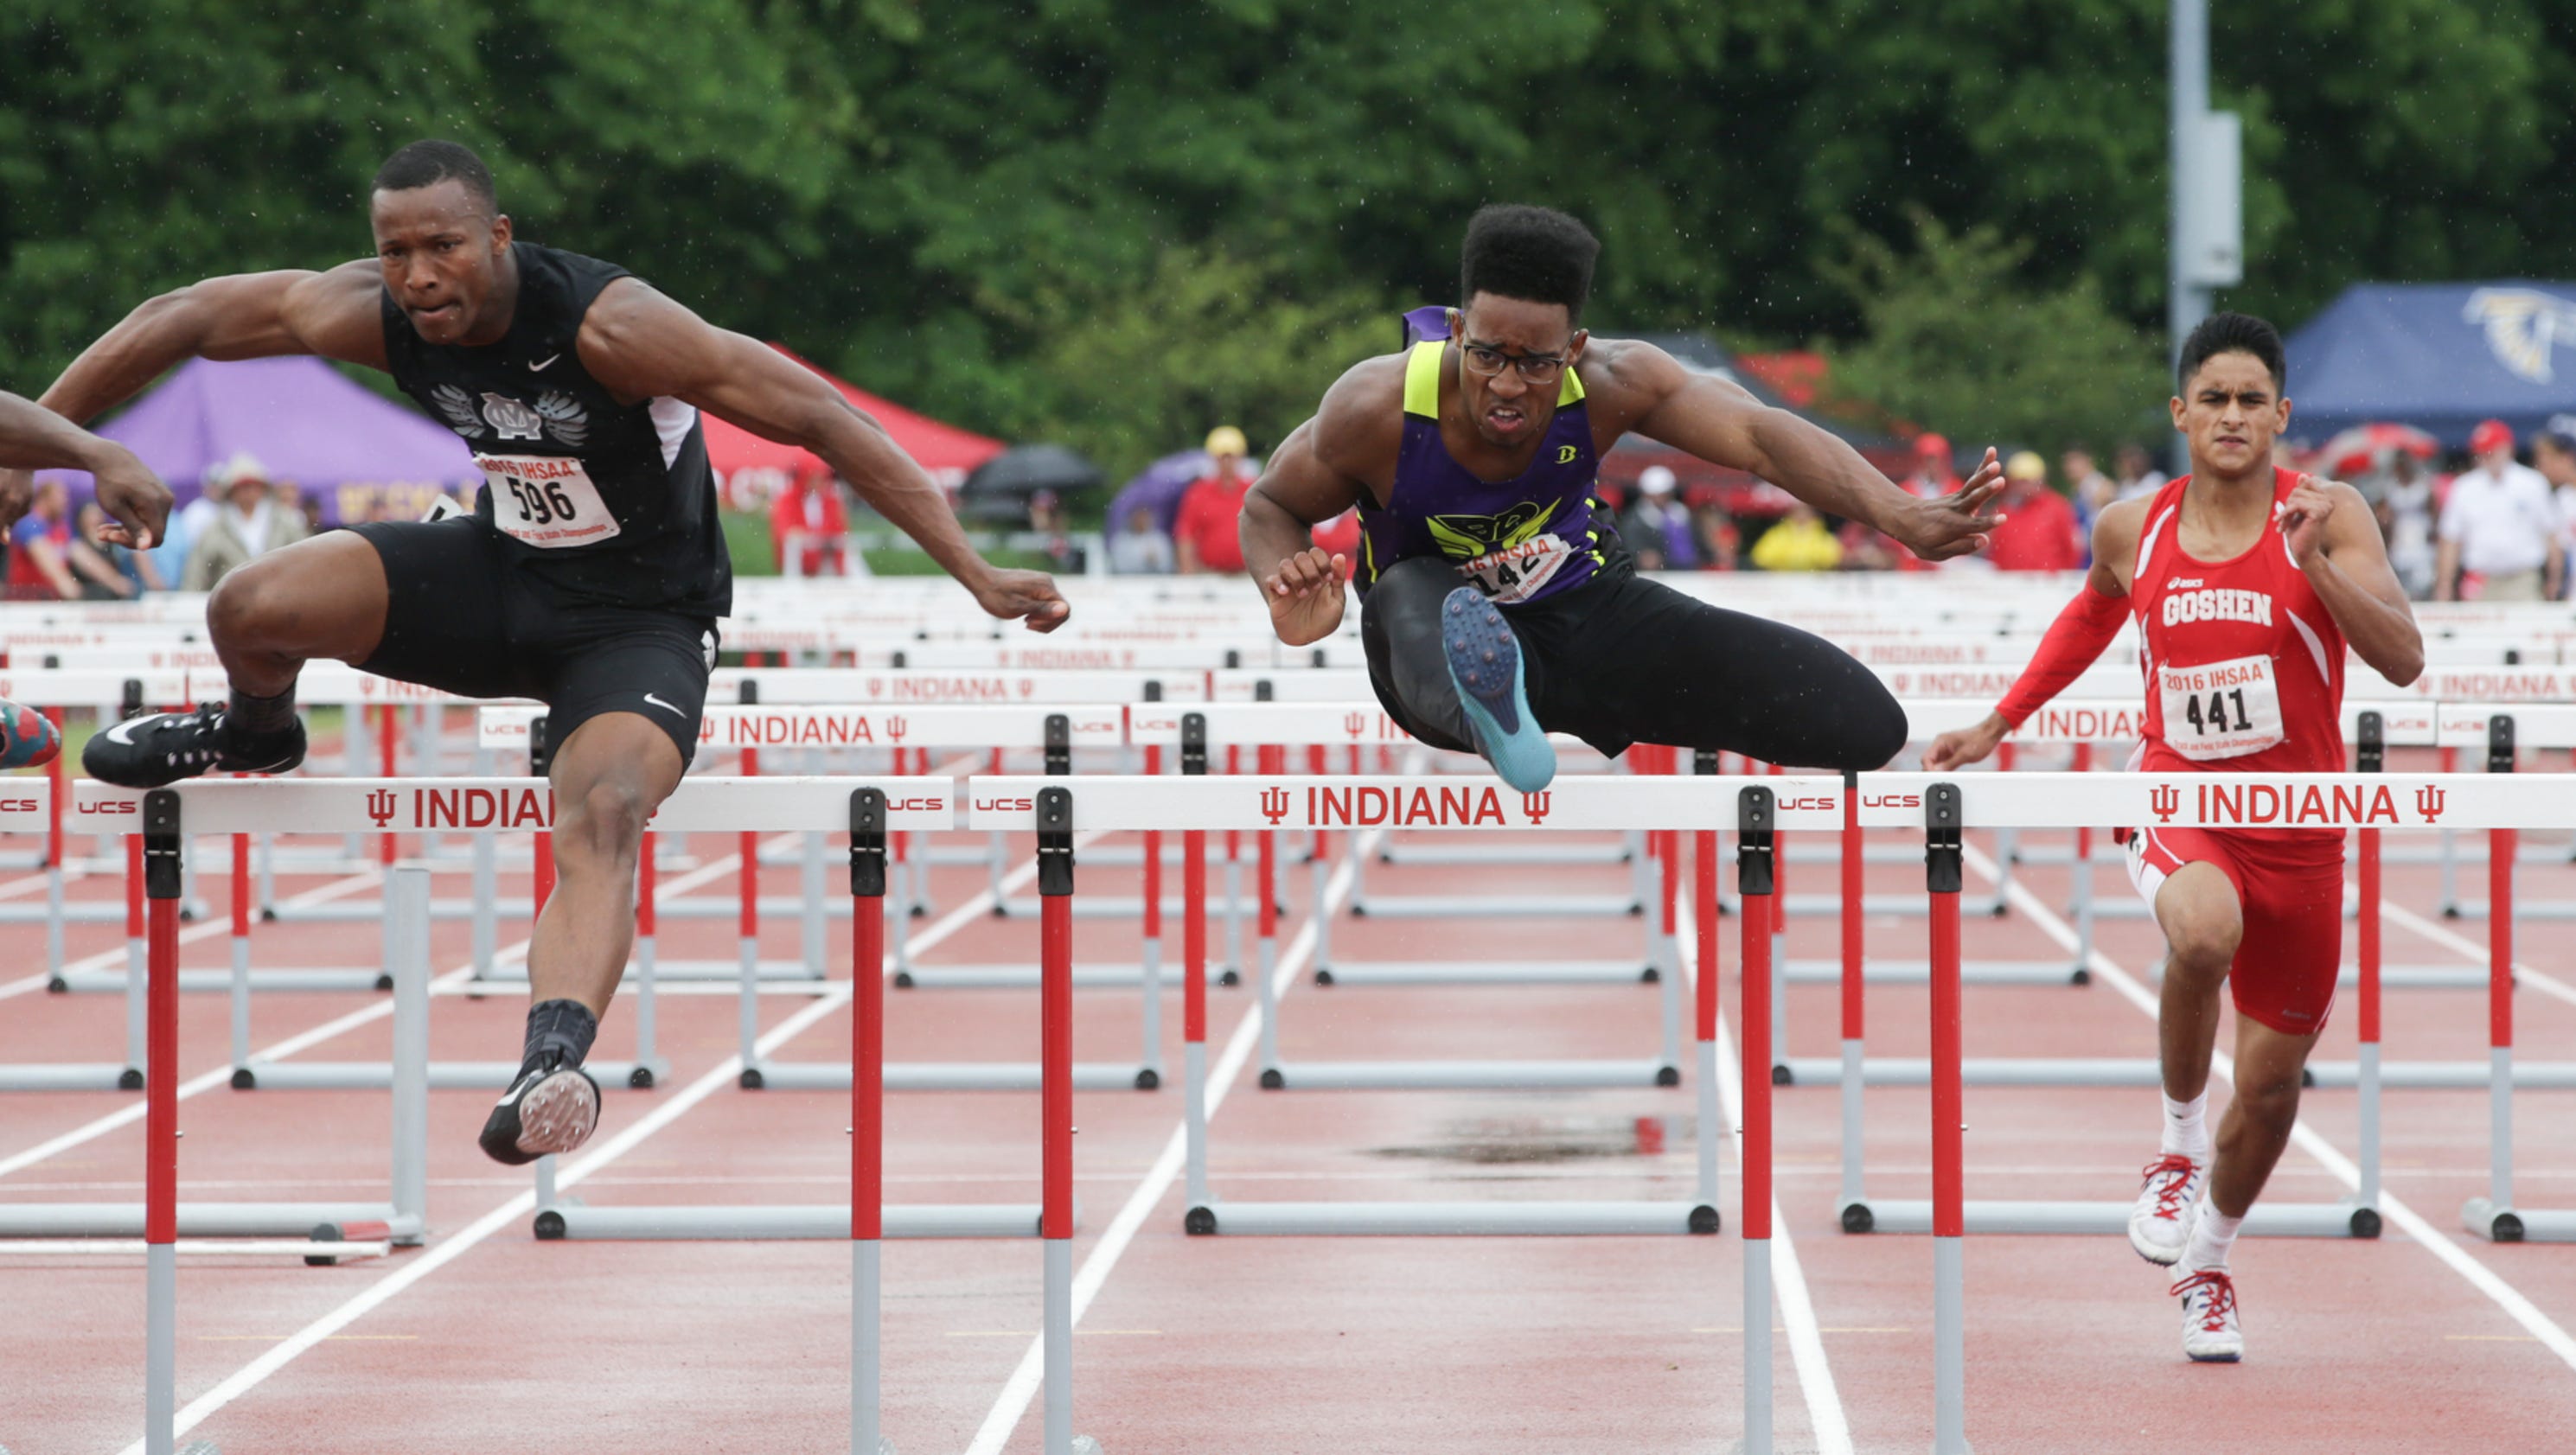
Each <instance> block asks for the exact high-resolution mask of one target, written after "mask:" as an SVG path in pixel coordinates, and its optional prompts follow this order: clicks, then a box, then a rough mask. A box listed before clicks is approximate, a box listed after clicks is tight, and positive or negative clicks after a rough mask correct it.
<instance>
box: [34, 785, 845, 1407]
mask: <svg viewBox="0 0 2576 1455" xmlns="http://www.w3.org/2000/svg"><path fill="white" fill-rule="evenodd" d="M797 837H798V836H797V835H792V834H781V835H779V837H778V839H777V840H775V841H773V843H783V842H787V841H790V840H793V839H796V838H797ZM741 862H742V856H741V855H739V854H729V855H726V856H725V857H724V858H721V859H717V860H714V861H712V862H710V863H708V864H705V865H703V866H701V867H699V868H696V869H692V870H690V871H689V872H688V873H686V874H683V875H681V876H679V877H678V878H676V879H673V880H672V881H670V883H669V884H668V885H666V886H664V892H665V893H670V894H680V893H685V892H687V891H688V890H691V889H695V888H697V887H698V886H699V885H700V884H703V883H705V882H706V881H707V880H709V879H712V878H716V877H718V876H720V875H722V874H725V873H727V872H729V871H731V870H732V869H733V867H734V866H735V865H737V864H739V863H741ZM375 874H376V871H373V870H370V871H369V872H368V873H367V874H365V875H361V876H359V878H360V879H361V880H371V879H373V878H374V877H375ZM326 887H331V886H326ZM322 892H323V891H322V890H318V889H317V890H314V891H312V893H313V894H320V893H322ZM338 892H340V893H346V892H348V891H347V890H346V889H340V890H339V891H338ZM310 902H312V899H311V896H310V895H299V896H297V898H295V899H291V900H288V901H287V903H289V904H296V903H310ZM197 930H211V931H215V932H219V933H230V929H229V926H228V924H215V925H199V926H197ZM195 933H196V931H195V930H192V931H189V932H188V933H187V934H182V935H181V936H180V938H181V940H183V941H184V940H186V939H187V938H188V935H189V934H195ZM200 938H202V936H200ZM527 950H528V942H527V941H526V940H520V941H518V942H517V943H515V944H512V945H508V946H506V947H504V948H502V949H500V950H497V951H495V952H493V959H494V961H495V962H506V961H508V960H511V959H514V958H516V957H519V956H523V955H525V954H526V953H527ZM114 953H115V954H116V955H117V956H118V957H119V958H122V957H123V956H124V954H125V952H124V951H123V950H117V951H115V952H114ZM473 973H474V967H473V966H472V965H460V966H458V967H457V968H456V969H454V970H450V971H448V972H447V973H445V974H443V975H441V976H439V977H438V978H437V979H435V980H432V981H431V982H430V983H429V988H430V993H431V994H432V995H438V994H443V993H448V992H452V991H454V990H456V989H458V988H460V987H461V986H463V985H464V984H465V982H466V981H468V980H469V979H471V978H472V976H473ZM393 1013H394V1002H393V997H391V996H385V997H382V998H380V999H378V1000H376V1001H374V1002H373V1003H371V1004H368V1005H366V1006H362V1007H360V1008H359V1009H357V1010H353V1011H351V1012H349V1013H348V1014H347V1015H344V1016H341V1017H340V1018H338V1019H337V1020H332V1021H325V1022H324V1023H322V1024H321V1025H318V1026H315V1027H314V1028H313V1029H311V1030H309V1031H305V1032H302V1033H301V1034H298V1035H293V1036H289V1037H287V1038H286V1039H285V1040H282V1041H279V1042H278V1043H277V1044H275V1045H273V1046H270V1047H268V1048H267V1049H265V1050H263V1051H257V1052H254V1053H252V1059H253V1060H268V1061H279V1060H284V1059H285V1058H287V1057H289V1056H292V1055H294V1054H295V1053H296V1052H298V1051H304V1050H309V1049H311V1048H312V1047H314V1046H317V1045H320V1044H321V1043H322V1042H324V1041H327V1040H330V1039H331V1038H332V1037H334V1036H337V1035H341V1034H342V1033H344V1032H347V1031H352V1030H355V1029H357V1028H358V1027H360V1026H363V1025H365V1024H367V1023H368V1022H370V1021H378V1020H382V1019H384V1018H385V1017H386V1016H389V1015H392V1014H393ZM232 1080H233V1067H232V1061H231V1059H230V1053H229V1052H227V1053H226V1059H225V1061H224V1064H223V1065H221V1066H218V1067H216V1068H215V1069H214V1070H212V1071H208V1072H206V1073H204V1074H203V1075H200V1076H197V1077H195V1078H193V1079H191V1080H187V1081H183V1082H180V1083H179V1100H181V1101H186V1100H188V1099H189V1098H191V1097H194V1096H197V1095H198V1094H200V1093H202V1092H207V1091H211V1090H213V1089H214V1088H216V1087H218V1086H230V1085H232ZM146 1110H148V1106H147V1104H146V1103H145V1102H144V1101H143V1100H142V1099H141V1098H140V1097H137V1098H136V1099H135V1100H134V1101H132V1102H129V1103H128V1104H126V1105H125V1106H123V1107H120V1108H118V1109H117V1110H115V1111H112V1112H110V1113H108V1114H107V1115H106V1116H103V1117H100V1118H99V1119H98V1120H96V1121H94V1122H90V1123H88V1124H86V1125H83V1126H79V1127H75V1128H73V1129H72V1130H71V1131H68V1132H65V1133H63V1134H62V1135H61V1136H59V1137H56V1138H54V1139H53V1140H52V1141H49V1142H40V1143H38V1144H36V1145H35V1146H33V1147H29V1148H28V1149H27V1150H25V1151H23V1152H16V1153H12V1154H11V1155H9V1156H7V1157H0V1177H6V1176H8V1175H9V1174H11V1173H13V1172H18V1171H21V1170H23V1169H25V1168H28V1167H32V1166H34V1165H36V1164H37V1163H39V1162H42V1161H44V1160H45V1159H46V1158H48V1157H52V1156H55V1155H56V1154H58V1153H61V1152H65V1151H68V1150H70V1149H71V1148H74V1147H77V1146H79V1145H81V1144H82V1143H83V1142H93V1141H96V1140H97V1139H99V1138H100V1137H103V1136H106V1135H107V1134H108V1133H109V1132H112V1131H115V1130H116V1129H117V1128H119V1127H122V1126H129V1125H131V1124H133V1123H135V1122H139V1121H141V1120H143V1116H144V1113H145V1111H146ZM0 1455H6V1452H5V1451H0Z"/></svg>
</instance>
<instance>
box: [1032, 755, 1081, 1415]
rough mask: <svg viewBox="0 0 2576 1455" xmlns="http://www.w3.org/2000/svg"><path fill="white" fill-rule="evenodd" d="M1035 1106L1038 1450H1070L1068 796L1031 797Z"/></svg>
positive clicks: (1043, 793)
mask: <svg viewBox="0 0 2576 1455" xmlns="http://www.w3.org/2000/svg"><path fill="white" fill-rule="evenodd" d="M1038 923H1039V936H1038V938H1039V951H1038V973H1039V987H1040V988H1039V1002H1040V1012H1039V1045H1040V1062H1041V1064H1040V1067H1039V1102H1040V1109H1041V1114H1042V1117H1043V1125H1042V1126H1041V1128H1040V1145H1041V1147H1042V1149H1043V1153H1044V1156H1043V1164H1044V1165H1043V1171H1044V1193H1043V1196H1044V1201H1043V1204H1042V1206H1041V1207H1040V1208H1039V1212H1038V1237H1039V1242H1040V1244H1041V1247H1042V1249H1043V1252H1044V1256H1045V1262H1046V1307H1045V1310H1044V1321H1043V1324H1042V1327H1043V1328H1044V1330H1045V1336H1044V1337H1045V1344H1046V1351H1045V1363H1046V1378H1045V1400H1046V1445H1045V1449H1046V1451H1047V1452H1048V1455H1069V1452H1070V1451H1071V1450H1072V1449H1073V794H1072V793H1071V792H1070V791H1069V790H1066V789H1062V788H1044V789H1040V790H1039V791H1038Z"/></svg>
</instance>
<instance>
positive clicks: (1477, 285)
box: [1458, 203, 1601, 323]
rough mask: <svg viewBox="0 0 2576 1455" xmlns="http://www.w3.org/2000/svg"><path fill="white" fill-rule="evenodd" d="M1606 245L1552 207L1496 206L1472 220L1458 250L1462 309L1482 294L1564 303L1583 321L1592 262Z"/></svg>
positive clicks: (1568, 314)
mask: <svg viewBox="0 0 2576 1455" xmlns="http://www.w3.org/2000/svg"><path fill="white" fill-rule="evenodd" d="M1600 256H1601V240H1600V239H1599V238H1596V237H1594V236H1593V235H1592V229H1590V228H1588V227H1585V226H1584V225H1583V224H1582V223H1580V222H1577V221H1575V220H1574V219H1573V218H1571V217H1568V216H1567V215H1565V214H1564V213H1562V212H1558V211H1556V210H1554V209H1552V208H1547V207H1528V206H1523V205H1520V204H1517V203H1496V204H1494V205H1492V206H1489V207H1484V208H1480V209H1478V211H1477V213H1476V215H1475V216H1474V217H1471V218H1469V219H1468V220H1467V241H1466V244H1465V246H1463V247H1461V248H1460V249H1459V250H1458V304H1459V306H1460V307H1462V308H1463V307H1465V306H1466V305H1467V304H1468V303H1469V302H1470V301H1472V300H1473V299H1474V298H1475V296H1476V295H1477V294H1479V293H1492V294H1496V295H1498V296H1500V297H1504V298H1518V299H1522V300H1524V301H1526V302H1530V303H1561V304H1563V305H1565V316H1566V318H1567V319H1568V320H1569V321H1571V322H1575V323H1580V322H1582V321H1583V304H1584V300H1585V299H1587V298H1589V297H1590V296H1591V294H1592V263H1593V260H1594V259H1595V258H1598V257H1600Z"/></svg>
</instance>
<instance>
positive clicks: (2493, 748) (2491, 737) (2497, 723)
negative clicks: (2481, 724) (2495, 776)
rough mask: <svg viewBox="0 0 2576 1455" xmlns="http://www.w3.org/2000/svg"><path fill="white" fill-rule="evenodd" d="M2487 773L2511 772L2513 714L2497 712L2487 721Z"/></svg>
mask: <svg viewBox="0 0 2576 1455" xmlns="http://www.w3.org/2000/svg"><path fill="white" fill-rule="evenodd" d="M2487 771H2488V772H2490V773H2510V772H2512V771H2513V714H2512V713H2509V712H2499V713H2497V714H2496V715H2494V716H2493V717H2490V718H2488V719H2487Z"/></svg>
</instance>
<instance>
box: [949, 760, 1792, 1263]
mask: <svg viewBox="0 0 2576 1455" xmlns="http://www.w3.org/2000/svg"><path fill="white" fill-rule="evenodd" d="M1824 781H1829V780H1808V779H1787V780H1767V781H1766V782H1765V785H1764V786H1766V787H1767V786H1771V785H1772V784H1786V785H1787V786H1789V787H1791V788H1793V789H1794V788H1800V787H1803V786H1805V785H1806V784H1808V783H1813V782H1824ZM1743 784H1744V780H1740V779H1705V778H1704V779H1671V778H1644V777H1624V776H1623V777H1609V776H1600V777H1586V778H1569V779H1561V780H1559V781H1558V782H1557V783H1556V784H1554V785H1552V786H1551V787H1550V789H1549V790H1548V791H1547V792H1546V793H1545V794H1531V795H1523V794H1520V793H1517V792H1514V791H1512V790H1510V789H1507V788H1505V787H1503V786H1501V785H1500V784H1497V783H1495V782H1494V781H1493V780H1491V779H1489V778H1469V777H1464V776H1458V777H1441V778H1424V777H1397V778H1355V777H1305V776H1286V775H1278V774H1273V773H1261V774H1252V775H1244V776H1241V777H1232V776H1228V777H1214V778H1198V779H1191V778H1085V779H1077V780H1074V781H1073V782H1071V783H1055V784H1051V783H1050V782H1049V780H1045V779H1032V778H998V779H996V778H976V779H970V780H968V783H967V791H966V798H967V826H968V827H969V828H992V827H1009V828H1025V827H1027V826H1029V824H1030V823H1031V821H1032V815H1033V813H1034V812H1035V806H1036V802H1037V799H1038V795H1039V794H1040V793H1042V792H1043V791H1045V790H1046V789H1048V788H1049V787H1054V788H1057V789H1059V790H1060V791H1063V792H1065V793H1066V794H1067V795H1068V799H1069V803H1070V812H1071V814H1072V818H1073V822H1074V823H1075V824H1077V825H1079V826H1080V827H1081V828H1082V829H1084V830H1085V831H1086V832H1088V831H1092V830H1101V829H1107V830H1113V831H1126V830H1144V829H1154V828H1159V829H1162V830H1165V831H1171V830H1178V831H1180V832H1181V833H1182V834H1183V835H1184V836H1185V838H1186V839H1188V840H1190V841H1192V842H1191V845H1190V847H1188V848H1185V850H1184V853H1183V856H1182V865H1183V873H1184V874H1185V875H1188V876H1190V877H1191V878H1192V879H1193V880H1198V881H1201V882H1203V881H1204V875H1205V867H1204V859H1203V857H1202V856H1201V855H1200V854H1198V853H1197V852H1196V841H1199V840H1201V839H1202V837H1203V836H1204V835H1205V834H1208V833H1210V832H1224V831H1227V830H1235V831H1239V832H1253V833H1267V832H1273V831H1284V832H1312V831H1314V830H1318V829H1322V830H1336V831H1339V830H1355V829H1360V828H1365V827H1372V826H1377V825H1381V824H1382V825H1387V826H1400V827H1407V828H1422V829H1435V828H1436V829H1448V830H1471V831H1485V832H1494V831H1502V832H1524V831H1531V830H1537V831H1560V830H1574V831H1592V832H1625V831H1628V830H1631V829H1636V830H1662V829H1683V828H1691V829H1697V828H1702V827H1705V826H1706V825H1707V824H1709V823H1712V822H1717V821H1720V820H1721V816H1722V815H1725V814H1727V813H1729V811H1731V809H1732V808H1733V805H1734V799H1733V797H1732V795H1733V793H1734V792H1735V790H1736V789H1738V788H1741V787H1742V786H1743ZM1781 817H1782V819H1783V820H1784V821H1788V822H1802V823H1803V825H1804V826H1805V827H1809V828H1814V827H1820V826H1823V825H1824V824H1826V823H1829V822H1831V819H1830V817H1828V816H1820V815H1813V814H1803V815H1799V814H1790V813H1786V812H1784V813H1783V814H1782V815H1781ZM1372 819H1374V820H1375V823H1371V822H1369V820H1372ZM1196 887H1197V886H1196V885H1193V888H1196ZM1184 897H1185V898H1190V899H1192V900H1193V901H1194V902H1195V901H1196V899H1197V896H1195V895H1185V896H1184ZM1183 939H1184V951H1183V958H1184V962H1185V963H1184V971H1183V976H1182V986H1183V990H1184V992H1185V994H1186V995H1187V997H1188V999H1187V1001H1186V1004H1185V1011H1184V1020H1185V1025H1184V1042H1185V1052H1186V1057H1187V1062H1186V1070H1185V1079H1186V1088H1187V1091H1186V1112H1187V1116H1188V1122H1187V1131H1186V1134H1185V1141H1186V1147H1187V1169H1188V1172H1187V1175H1188V1197H1187V1212H1186V1214H1185V1219H1184V1226H1185V1227H1186V1228H1187V1229H1188V1230H1189V1231H1190V1232H1193V1233H1218V1232H1227V1233H1283V1234H1314V1233H1346V1234H1347V1233H1360V1234H1458V1233H1497V1234H1511V1233H1690V1232H1701V1233H1705V1232H1712V1231H1714V1230H1715V1227H1716V1204H1715V1186H1714V1183H1715V1174H1716V1165H1717V1164H1716V1154H1715V1150H1714V1148H1715V1143H1714V1141H1713V1138H1714V1137H1715V1136H1716V1135H1717V1132H1716V1125H1717V1117H1716V1115H1715V1113H1714V1111H1713V1109H1711V1108H1710V1107H1708V1106H1704V1107H1703V1115H1702V1116H1701V1118H1700V1136H1701V1139H1702V1145H1701V1157H1700V1174H1701V1185H1700V1186H1699V1187H1698V1188H1697V1189H1696V1193H1697V1195H1696V1196H1694V1197H1693V1198H1690V1199H1687V1200H1677V1201H1671V1202H1645V1201H1637V1202H1612V1201H1590V1202H1570V1201H1558V1202H1539V1203H1527V1202H1523V1203H1492V1202H1402V1203H1374V1202H1303V1203H1254V1202H1234V1201H1225V1200H1220V1199H1218V1198H1217V1197H1216V1196H1215V1195H1214V1193H1213V1192H1212V1191H1211V1190H1210V1188H1209V1186H1208V1172H1207V1127H1206V1110H1205V1108H1206V1093H1207V1049H1206V1036H1207V1027H1206V1016H1207V1007H1206V989H1205V977H1204V975H1202V974H1197V973H1193V972H1196V971H1198V970H1200V969H1201V967H1202V965H1203V961H1204V957H1205V955H1206V937H1205V925H1204V920H1203V919H1199V918H1196V917H1194V918H1193V920H1192V921H1191V922H1188V923H1186V924H1185V925H1184V934H1183ZM1273 968H1274V967H1273V966H1272V965H1271V964H1270V963H1269V957H1268V956H1267V955H1265V957H1264V965H1263V967H1262V976H1263V984H1264V985H1268V984H1270V983H1271V981H1272V980H1273V979H1274V978H1275V977H1274V976H1273V974H1272V971H1273ZM1707 1012H1708V1013H1707V1014H1705V1015H1704V1016H1703V1018H1702V1022H1701V1025H1700V1065H1701V1066H1702V1068H1703V1069H1705V1068H1708V1067H1711V1066H1713V1065H1714V1058H1715V1048H1714V1045H1713V1041H1712V1037H1713V1034H1714V1030H1715V1026H1714V1001H1713V1000H1710V1001H1708V1002H1707ZM1453 1064H1455V1065H1456V1067H1457V1069H1456V1070H1455V1071H1444V1070H1443V1069H1442V1067H1441V1063H1437V1062H1430V1063H1419V1065H1418V1074H1416V1075H1414V1076H1412V1077H1411V1078H1409V1079H1389V1080H1384V1081H1376V1082H1369V1083H1365V1084H1377V1085H1391V1086H1393V1085H1410V1086H1419V1087H1434V1086H1437V1087H1451V1086H1491V1085H1533V1084H1537V1085H1545V1084H1564V1083H1551V1082H1547V1081H1544V1080H1535V1081H1534V1080H1527V1079H1523V1078H1519V1077H1495V1076H1492V1075H1490V1074H1486V1073H1485V1071H1484V1070H1483V1069H1482V1068H1479V1067H1478V1066H1476V1065H1475V1063H1453ZM1280 1069H1284V1070H1285V1072H1286V1078H1287V1082H1288V1084H1290V1085H1306V1084H1322V1078H1320V1077H1318V1078H1315V1079H1312V1080H1309V1079H1305V1078H1304V1077H1303V1076H1302V1075H1301V1073H1300V1072H1299V1071H1298V1069H1297V1068H1295V1067H1287V1068H1280ZM1635 1080H1636V1084H1648V1085H1650V1084H1654V1083H1653V1081H1652V1079H1651V1078H1648V1077H1644V1076H1640V1077H1638V1078H1636V1079H1635ZM1702 1082H1703V1086H1702V1098H1703V1101H1704V1102H1705V1101H1706V1100H1707V1097H1708V1095H1709V1094H1710V1093H1709V1078H1708V1077H1707V1076H1705V1075H1703V1077H1702ZM1343 1084H1352V1083H1343ZM1584 1084H1597V1083H1584Z"/></svg>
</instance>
